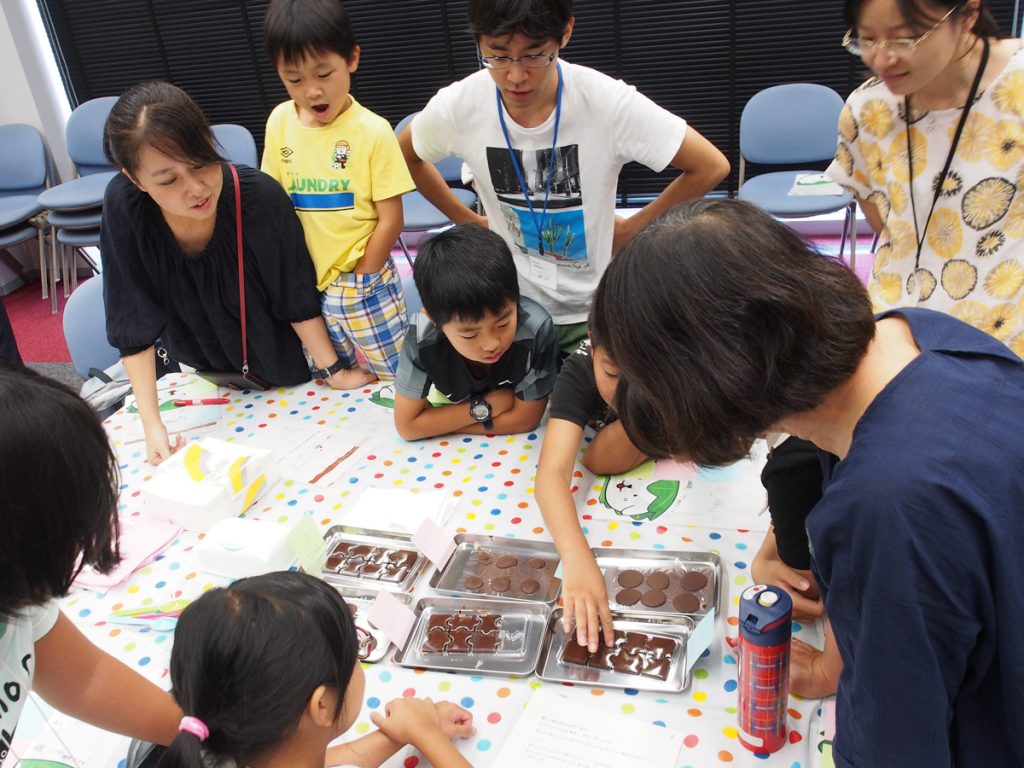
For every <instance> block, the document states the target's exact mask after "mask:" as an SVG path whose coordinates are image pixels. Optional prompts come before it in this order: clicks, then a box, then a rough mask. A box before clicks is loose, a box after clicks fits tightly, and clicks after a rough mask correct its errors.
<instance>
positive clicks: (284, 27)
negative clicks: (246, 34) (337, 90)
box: [263, 0, 357, 67]
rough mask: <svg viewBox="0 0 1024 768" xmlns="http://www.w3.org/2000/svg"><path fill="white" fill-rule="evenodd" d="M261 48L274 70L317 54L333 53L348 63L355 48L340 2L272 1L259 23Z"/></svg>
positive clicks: (350, 26)
mask: <svg viewBox="0 0 1024 768" xmlns="http://www.w3.org/2000/svg"><path fill="white" fill-rule="evenodd" d="M263 44H264V46H265V47H266V50H267V56H268V57H269V58H270V63H271V64H273V65H274V66H275V67H276V66H277V65H278V64H285V65H293V64H298V63H299V62H301V61H302V59H304V58H305V57H306V56H308V55H310V54H318V53H320V54H322V53H336V54H338V55H339V56H341V57H342V58H344V59H345V60H346V61H348V60H349V59H351V58H352V53H353V51H355V49H356V45H357V43H356V36H355V32H353V31H352V20H351V19H350V18H349V15H348V11H346V10H345V6H343V5H342V4H341V1H340V0H272V2H271V3H270V7H269V8H267V16H266V18H265V19H264V20H263Z"/></svg>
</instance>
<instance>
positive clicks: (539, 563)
mask: <svg viewBox="0 0 1024 768" xmlns="http://www.w3.org/2000/svg"><path fill="white" fill-rule="evenodd" d="M526 564H527V565H528V566H530V567H531V568H533V570H535V571H543V570H544V569H545V568H547V565H548V561H547V560H545V559H544V558H543V557H531V558H530V559H529V561H528V562H527V563H526Z"/></svg>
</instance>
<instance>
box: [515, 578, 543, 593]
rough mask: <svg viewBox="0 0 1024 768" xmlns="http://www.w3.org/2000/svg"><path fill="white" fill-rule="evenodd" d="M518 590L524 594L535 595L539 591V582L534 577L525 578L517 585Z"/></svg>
mask: <svg viewBox="0 0 1024 768" xmlns="http://www.w3.org/2000/svg"><path fill="white" fill-rule="evenodd" d="M519 591H520V592H522V593H523V594H524V595H535V594H537V593H538V592H539V591H540V582H539V581H537V580H536V579H527V580H526V581H524V582H523V583H522V584H520V585H519Z"/></svg>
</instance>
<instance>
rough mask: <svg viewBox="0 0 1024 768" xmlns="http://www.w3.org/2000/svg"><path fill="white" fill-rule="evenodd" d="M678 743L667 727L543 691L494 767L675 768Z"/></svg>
mask: <svg viewBox="0 0 1024 768" xmlns="http://www.w3.org/2000/svg"><path fill="white" fill-rule="evenodd" d="M681 746H682V737H681V736H680V735H679V734H676V733H672V732H670V731H668V730H666V729H665V728H659V727H658V726H656V725H651V724H649V723H644V722H640V721H638V720H635V719H633V718H629V717H625V716H623V715H621V714H615V713H612V712H606V711H604V710H603V709H598V708H597V707H594V706H593V705H590V704H584V703H582V702H579V701H572V702H567V701H566V699H564V698H562V697H560V696H558V695H557V694H555V693H553V692H551V691H548V690H547V689H541V690H539V691H537V693H535V694H534V695H533V698H531V699H530V702H529V704H528V705H527V707H526V711H525V712H524V713H523V715H522V717H520V718H519V720H518V721H517V722H516V725H515V727H514V728H513V729H512V733H511V734H509V737H508V741H506V742H505V744H504V746H502V748H501V752H500V753H499V754H498V759H497V760H496V761H495V763H494V768H522V766H525V765H528V766H530V768H622V766H627V765H628V766H630V768H675V766H676V765H677V762H676V760H677V758H678V756H679V749H680V747H681Z"/></svg>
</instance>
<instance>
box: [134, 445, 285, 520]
mask: <svg viewBox="0 0 1024 768" xmlns="http://www.w3.org/2000/svg"><path fill="white" fill-rule="evenodd" d="M276 482H277V470H276V468H275V463H274V457H273V454H272V453H271V452H270V451H268V450H263V449H259V448H252V447H249V446H240V445H235V444H234V443H227V442H225V441H223V440H218V439H216V438H213V437H204V438H203V439H201V440H197V441H195V442H192V443H189V444H188V445H187V446H186V447H185V448H182V449H181V450H180V451H178V452H177V453H175V454H174V455H173V456H171V457H170V458H169V459H167V461H165V462H164V463H163V464H161V465H160V466H158V467H157V468H156V470H155V472H154V473H153V477H152V479H151V480H150V481H149V482H148V483H145V484H144V485H143V487H142V497H143V500H144V501H145V504H146V509H147V511H148V512H149V513H150V514H151V515H152V516H154V517H158V518H166V519H168V520H170V521H171V522H173V523H176V524H177V525H180V526H181V527H182V528H186V529H187V530H190V531H199V532H200V533H202V532H205V531H207V530H209V529H210V527H211V526H213V524H214V523H216V522H217V521H218V520H223V519H225V518H229V517H238V516H239V515H240V514H242V513H243V512H245V510H247V509H248V508H249V507H251V506H252V505H253V504H255V503H256V502H257V501H258V500H259V498H260V497H261V496H262V495H263V494H264V493H265V492H266V491H267V489H268V488H270V486H272V485H273V484H274V483H276Z"/></svg>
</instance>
